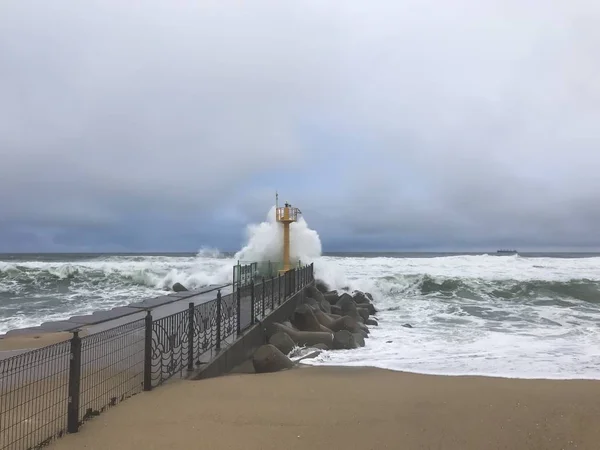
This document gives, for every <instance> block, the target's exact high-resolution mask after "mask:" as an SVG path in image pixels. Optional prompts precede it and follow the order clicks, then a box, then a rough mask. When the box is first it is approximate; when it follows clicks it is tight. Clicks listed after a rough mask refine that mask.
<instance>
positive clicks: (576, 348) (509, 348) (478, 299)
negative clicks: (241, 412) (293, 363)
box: [0, 227, 600, 379]
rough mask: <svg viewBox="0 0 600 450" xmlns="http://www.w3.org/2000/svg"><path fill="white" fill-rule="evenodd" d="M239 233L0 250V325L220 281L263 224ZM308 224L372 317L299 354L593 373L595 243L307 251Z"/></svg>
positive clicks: (598, 359)
mask: <svg viewBox="0 0 600 450" xmlns="http://www.w3.org/2000/svg"><path fill="white" fill-rule="evenodd" d="M259 228H260V227H259ZM263 228H265V227H263ZM306 230H308V231H310V230H309V229H308V228H307V227H306ZM296 231H297V232H298V234H301V233H300V229H298V230H296ZM261 233H262V234H261ZM250 234H251V237H250V238H249V240H250V244H249V245H248V246H246V247H245V248H244V249H243V250H242V252H240V253H239V254H237V255H231V254H221V253H219V252H218V251H216V250H203V251H201V252H200V253H197V254H195V253H189V254H158V255H157V254H154V255H150V254H144V255H140V254H135V255H123V254H119V255H111V254H40V255H33V254H30V255H0V333H4V332H6V331H8V330H10V329H14V328H21V327H26V326H35V325H39V324H41V323H42V322H45V321H51V320H60V319H65V318H67V317H70V316H72V315H79V314H88V313H91V312H93V311H96V310H101V309H109V308H112V307H115V306H122V305H126V304H128V303H130V302H133V301H138V300H140V299H142V298H145V297H148V296H156V295H161V294H163V293H165V292H166V290H168V288H169V287H170V286H171V285H172V284H173V283H175V282H180V283H182V284H184V285H185V286H187V287H188V288H199V287H201V286H205V285H208V284H214V283H222V282H228V281H229V280H230V279H231V273H232V266H233V264H235V262H236V260H237V259H239V258H242V259H251V258H252V257H255V259H256V258H264V257H265V254H264V252H263V253H260V251H258V253H257V250H256V249H257V248H263V247H265V246H262V247H261V243H260V242H261V238H260V236H261V235H262V236H263V237H262V239H266V238H267V237H266V236H267V235H268V234H269V233H268V232H267V231H265V230H261V229H258V228H254V229H252V230H251V232H250ZM309 234H310V233H309ZM315 235H316V233H314V234H312V235H309V236H308V238H305V239H299V240H297V241H296V243H297V247H302V248H303V249H306V248H307V247H310V252H312V253H313V254H312V255H306V254H304V255H303V258H304V261H309V260H312V261H314V263H315V270H316V275H317V277H319V278H321V279H323V280H325V281H326V282H327V283H329V285H330V286H331V287H332V288H338V289H341V288H349V289H361V290H365V291H369V292H371V293H372V294H373V296H374V298H375V304H376V307H377V308H378V310H379V312H378V314H377V319H378V320H379V326H378V327H371V329H372V332H371V337H370V339H368V340H367V345H366V347H364V348H361V349H357V350H351V351H335V352H325V353H323V354H322V355H321V356H319V357H318V358H316V359H315V360H312V361H310V364H316V365H319V364H333V365H352V366H365V365H366V366H374V367H381V368H388V369H393V370H402V371H410V372H417V373H428V374H445V375H487V376H501V377H517V378H555V379H561V378H588V379H600V254H575V253H573V254H567V253H564V254H543V253H538V254H521V255H518V256H517V255H514V256H496V255H494V254H490V255H487V254H447V253H444V254H436V253H387V254H363V253H354V254H350V253H347V254H324V255H323V256H318V255H315V254H314V253H320V243H319V245H316V244H315V243H314V240H315ZM268 238H269V239H273V235H272V234H271V235H270V236H269V237H268ZM317 239H318V236H317ZM253 242H254V243H253ZM307 242H309V243H310V242H313V244H314V245H313V246H312V247H311V246H310V245H308V244H307ZM252 243H253V244H252ZM251 244H252V245H251ZM267 247H268V246H267ZM310 252H309V253H310ZM296 253H301V252H300V251H298V250H297V251H296ZM263 260H264V259H263ZM405 324H410V325H411V326H412V328H408V327H405V326H404V325H405Z"/></svg>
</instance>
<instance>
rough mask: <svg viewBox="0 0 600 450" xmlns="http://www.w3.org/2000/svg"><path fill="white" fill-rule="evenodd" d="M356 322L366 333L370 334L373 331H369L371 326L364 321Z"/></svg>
mask: <svg viewBox="0 0 600 450" xmlns="http://www.w3.org/2000/svg"><path fill="white" fill-rule="evenodd" d="M356 324H357V325H358V328H359V329H360V330H362V331H364V332H365V333H367V334H369V333H371V331H369V327H368V326H366V325H365V324H364V323H362V322H359V321H356Z"/></svg>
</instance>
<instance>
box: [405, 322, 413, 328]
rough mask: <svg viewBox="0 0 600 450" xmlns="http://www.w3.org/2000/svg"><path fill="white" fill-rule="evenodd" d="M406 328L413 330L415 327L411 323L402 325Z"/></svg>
mask: <svg viewBox="0 0 600 450" xmlns="http://www.w3.org/2000/svg"><path fill="white" fill-rule="evenodd" d="M402 326H403V327H404V328H412V327H413V326H412V325H411V324H410V323H405V324H404V325H402Z"/></svg>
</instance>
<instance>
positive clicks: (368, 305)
mask: <svg viewBox="0 0 600 450" xmlns="http://www.w3.org/2000/svg"><path fill="white" fill-rule="evenodd" d="M356 306H358V307H359V308H364V309H366V310H367V311H368V312H369V314H371V315H373V314H377V310H376V309H375V306H373V304H372V303H357V304H356Z"/></svg>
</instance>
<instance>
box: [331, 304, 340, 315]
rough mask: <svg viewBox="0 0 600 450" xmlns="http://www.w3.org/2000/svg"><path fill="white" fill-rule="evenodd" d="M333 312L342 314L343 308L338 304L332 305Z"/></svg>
mask: <svg viewBox="0 0 600 450" xmlns="http://www.w3.org/2000/svg"><path fill="white" fill-rule="evenodd" d="M331 314H337V315H338V316H342V315H343V314H342V308H340V307H339V306H337V305H331Z"/></svg>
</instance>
